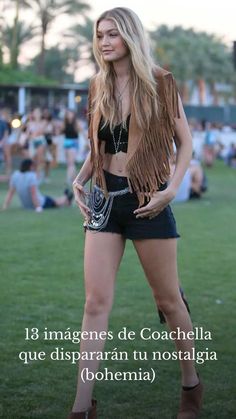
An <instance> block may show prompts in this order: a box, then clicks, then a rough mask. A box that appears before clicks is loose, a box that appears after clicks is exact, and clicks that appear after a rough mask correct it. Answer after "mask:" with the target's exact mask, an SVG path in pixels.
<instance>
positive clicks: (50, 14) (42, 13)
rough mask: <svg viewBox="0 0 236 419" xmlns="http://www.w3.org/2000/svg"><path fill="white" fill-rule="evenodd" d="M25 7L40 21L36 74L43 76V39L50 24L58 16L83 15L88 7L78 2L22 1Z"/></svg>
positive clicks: (72, 0)
mask: <svg viewBox="0 0 236 419" xmlns="http://www.w3.org/2000/svg"><path fill="white" fill-rule="evenodd" d="M22 1H24V3H25V5H26V6H28V7H30V8H31V9H32V10H34V12H35V13H36V16H37V18H38V19H39V20H40V32H41V48H40V59H39V67H38V73H39V74H40V75H44V66H45V37H46V35H47V33H48V30H49V29H50V26H51V25H52V23H53V22H54V21H55V20H56V18H57V17H58V16H59V15H63V14H65V15H71V16H75V15H78V14H81V15H82V14H83V13H84V12H86V11H88V10H89V9H90V6H89V5H88V4H87V3H85V2H83V1H79V0H22Z"/></svg>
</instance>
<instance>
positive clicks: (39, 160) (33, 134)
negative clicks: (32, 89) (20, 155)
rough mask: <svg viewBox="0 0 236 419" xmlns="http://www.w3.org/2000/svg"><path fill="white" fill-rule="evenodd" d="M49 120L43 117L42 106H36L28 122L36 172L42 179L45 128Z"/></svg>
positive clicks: (41, 179)
mask: <svg viewBox="0 0 236 419" xmlns="http://www.w3.org/2000/svg"><path fill="white" fill-rule="evenodd" d="M46 126H47V121H46V120H45V119H43V118H42V111H41V109H40V108H35V109H34V110H33V111H32V113H31V118H30V119H29V120H28V122H27V135H28V137H29V140H30V143H31V144H32V149H33V159H34V161H35V163H36V172H37V176H38V178H39V179H40V181H43V179H44V170H45V159H46V139H45V135H44V133H45V129H46Z"/></svg>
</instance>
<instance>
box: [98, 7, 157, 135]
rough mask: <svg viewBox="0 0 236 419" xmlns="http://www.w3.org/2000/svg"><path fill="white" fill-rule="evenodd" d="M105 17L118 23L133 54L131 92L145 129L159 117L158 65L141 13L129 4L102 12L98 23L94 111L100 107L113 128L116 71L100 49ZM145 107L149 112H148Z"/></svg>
mask: <svg viewBox="0 0 236 419" xmlns="http://www.w3.org/2000/svg"><path fill="white" fill-rule="evenodd" d="M104 19H110V20H112V21H113V22H115V24H116V27H117V30H118V32H119V34H120V36H121V37H122V39H123V41H124V43H125V45H126V46H127V48H128V50H129V54H130V92H132V95H131V101H132V105H133V110H134V113H135V117H136V121H137V123H138V126H139V127H140V129H141V130H142V131H146V132H147V131H148V130H149V128H150V127H151V124H152V122H151V120H152V117H153V116H155V118H157V116H158V109H159V104H158V94H157V86H156V80H155V78H154V71H155V69H156V68H157V66H156V65H155V63H154V61H153V59H152V56H151V53H150V44H149V42H148V38H147V35H146V33H145V31H144V28H143V25H142V23H141V21H140V19H139V18H138V16H137V15H136V14H135V13H134V12H133V11H132V10H130V9H128V8H126V7H116V8H114V9H111V10H107V11H105V12H104V13H102V14H101V15H100V16H99V18H98V19H97V21H96V22H95V24H94V36H93V52H94V56H95V59H96V61H97V63H98V66H99V72H98V73H97V75H96V76H95V81H96V95H95V97H94V98H93V100H92V104H93V106H92V108H93V110H94V111H96V110H98V109H99V110H100V111H101V113H102V115H103V118H104V121H105V124H108V123H109V124H110V127H111V128H113V127H114V125H115V124H116V123H117V121H116V117H117V114H116V109H117V107H116V99H115V91H114V90H115V72H114V68H113V64H112V63H111V62H107V61H105V60H104V59H103V57H102V54H101V53H100V51H99V48H98V38H97V29H98V25H99V23H100V22H101V21H102V20H104ZM144 110H145V111H144Z"/></svg>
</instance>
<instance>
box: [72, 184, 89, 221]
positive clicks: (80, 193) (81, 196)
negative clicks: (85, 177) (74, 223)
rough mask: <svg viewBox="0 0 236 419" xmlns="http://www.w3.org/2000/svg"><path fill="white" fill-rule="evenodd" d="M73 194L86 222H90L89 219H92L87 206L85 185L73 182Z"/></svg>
mask: <svg viewBox="0 0 236 419" xmlns="http://www.w3.org/2000/svg"><path fill="white" fill-rule="evenodd" d="M73 192H74V196H75V202H76V204H77V205H78V207H79V209H80V211H81V213H82V215H83V216H84V218H85V220H88V218H89V217H90V209H89V207H88V206H87V205H86V195H87V192H86V191H85V189H84V187H83V185H81V184H80V183H78V182H77V181H76V180H75V181H74V182H73Z"/></svg>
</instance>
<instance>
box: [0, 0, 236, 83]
mask: <svg viewBox="0 0 236 419" xmlns="http://www.w3.org/2000/svg"><path fill="white" fill-rule="evenodd" d="M0 1H1V0H0ZM3 1H4V2H8V1H9V0H3ZM87 3H88V4H90V6H91V11H90V12H89V13H88V16H89V17H91V18H92V19H94V20H95V19H96V18H97V17H98V16H99V15H100V13H102V12H103V11H105V10H107V9H111V8H113V7H117V6H124V7H129V8H130V9H132V10H134V11H135V12H136V13H137V15H138V16H139V17H140V19H141V21H142V23H143V25H144V27H145V28H146V29H147V30H152V29H154V28H156V27H157V26H159V25H161V24H166V25H168V26H170V27H173V26H176V25H181V26H183V27H184V28H185V29H186V28H190V27H191V28H194V29H195V30H197V31H205V32H208V33H211V34H215V35H217V36H218V37H219V38H221V39H222V40H223V41H224V42H225V43H227V44H228V45H229V46H230V47H231V46H232V45H233V41H236V0H218V1H217V0H194V1H193V0H161V1H159V0H126V1H117V0H87ZM23 12H24V19H25V20H29V21H32V17H30V16H29V15H28V12H27V11H23ZM12 17H13V16H12ZM66 19H67V22H68V20H69V19H68V18H66ZM67 27H68V25H67ZM63 30H64V31H65V16H60V17H59V18H58V19H57V21H56V22H55V23H54V25H53V27H52V31H51V35H50V37H48V38H47V40H46V41H47V47H51V46H53V45H55V44H56V43H58V35H60V34H61V33H63ZM34 42H36V41H34ZM36 52H38V44H36V43H32V42H31V43H30V44H28V47H27V48H24V51H22V53H21V57H20V62H22V63H24V62H27V61H29V60H30V58H32V57H33V56H34V55H35V54H36ZM89 72H90V70H89V68H88V69H87V68H85V69H83V70H82V71H81V70H80V73H79V75H78V76H76V81H78V82H79V81H83V79H84V78H86V76H87V77H89V76H90V74H89ZM85 74H86V76H85Z"/></svg>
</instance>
